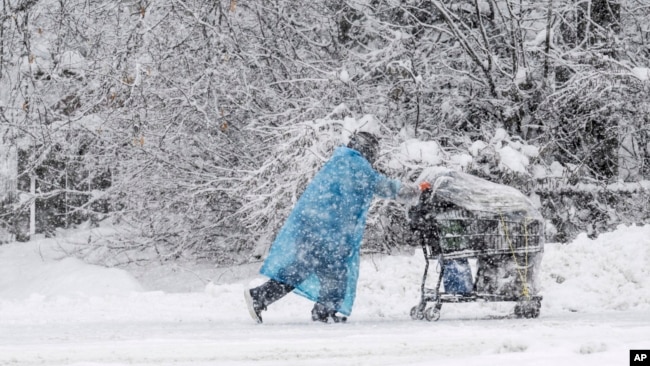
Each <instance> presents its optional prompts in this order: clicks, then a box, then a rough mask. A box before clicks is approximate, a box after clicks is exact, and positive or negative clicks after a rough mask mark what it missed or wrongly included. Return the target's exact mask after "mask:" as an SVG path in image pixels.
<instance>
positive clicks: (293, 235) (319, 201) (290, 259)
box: [260, 147, 401, 315]
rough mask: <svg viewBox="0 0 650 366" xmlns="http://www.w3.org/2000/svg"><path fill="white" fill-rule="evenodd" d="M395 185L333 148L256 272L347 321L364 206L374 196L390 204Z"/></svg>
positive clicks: (358, 159)
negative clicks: (334, 310) (328, 309)
mask: <svg viewBox="0 0 650 366" xmlns="http://www.w3.org/2000/svg"><path fill="white" fill-rule="evenodd" d="M400 185H401V183H400V182H399V181H398V180H393V179H388V178H387V177H385V176H384V175H382V174H380V173H378V172H376V171H375V170H374V169H373V168H372V166H371V165H370V163H369V162H368V161H367V160H366V159H364V158H363V157H362V156H361V154H359V152H357V151H356V150H353V149H349V148H347V147H339V148H337V149H336V150H335V151H334V154H333V156H332V157H331V158H330V160H329V161H328V162H327V163H326V164H325V165H324V166H323V168H322V169H321V170H320V171H319V172H318V173H317V174H316V176H315V177H314V179H313V180H312V182H311V183H310V184H309V185H308V186H307V188H306V189H305V192H304V193H303V194H302V196H301V197H300V199H299V200H298V202H297V203H296V205H295V207H294V208H293V210H292V211H291V214H290V215H289V217H288V218H287V221H286V222H285V223H284V226H283V227H282V229H280V232H279V233H278V235H277V237H276V238H275V241H274V242H273V244H272V245H271V250H270V252H269V255H268V257H267V258H266V261H265V262H264V265H263V266H262V269H261V270H260V272H261V273H262V274H263V275H265V276H268V277H270V278H272V279H275V280H276V281H280V282H283V283H286V284H289V285H291V286H294V287H295V288H296V290H295V291H296V293H298V294H300V295H302V296H304V297H306V298H308V299H310V300H312V301H315V302H319V303H321V304H324V305H326V306H327V307H329V308H331V309H336V310H337V311H338V312H340V313H342V314H345V315H350V312H351V310H352V304H353V303H354V297H355V294H356V287H357V278H358V277H359V248H360V246H361V239H362V238H363V232H364V228H365V224H366V217H367V215H368V208H369V207H370V202H371V201H372V198H373V196H374V195H378V196H380V197H383V198H395V197H396V196H397V193H398V191H399V189H400Z"/></svg>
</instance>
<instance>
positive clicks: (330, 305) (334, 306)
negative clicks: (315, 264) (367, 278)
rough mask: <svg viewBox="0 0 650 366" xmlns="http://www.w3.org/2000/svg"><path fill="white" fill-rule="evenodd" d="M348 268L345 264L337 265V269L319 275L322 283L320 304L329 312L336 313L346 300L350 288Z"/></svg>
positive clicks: (330, 269)
mask: <svg viewBox="0 0 650 366" xmlns="http://www.w3.org/2000/svg"><path fill="white" fill-rule="evenodd" d="M347 273H348V271H347V267H346V266H345V263H341V264H340V265H337V266H336V268H331V267H330V268H327V270H325V271H320V273H318V279H319V281H320V294H319V296H318V302H319V303H320V304H322V305H323V306H324V307H325V308H326V309H327V310H328V311H329V312H336V310H338V308H340V307H341V304H342V303H343V300H344V299H345V293H346V291H347V288H348V276H347Z"/></svg>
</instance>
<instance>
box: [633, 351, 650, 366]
mask: <svg viewBox="0 0 650 366" xmlns="http://www.w3.org/2000/svg"><path fill="white" fill-rule="evenodd" d="M630 365H639V366H642V365H650V350H634V349H633V350H630Z"/></svg>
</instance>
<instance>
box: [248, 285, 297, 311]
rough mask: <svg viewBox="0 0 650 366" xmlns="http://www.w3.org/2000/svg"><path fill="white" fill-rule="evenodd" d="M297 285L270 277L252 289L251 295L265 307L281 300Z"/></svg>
mask: <svg viewBox="0 0 650 366" xmlns="http://www.w3.org/2000/svg"><path fill="white" fill-rule="evenodd" d="M294 288H295V287H293V286H291V285H287V284H285V283H282V282H278V281H276V280H274V279H270V280H268V281H266V282H265V283H263V284H262V285H260V286H258V287H255V288H253V289H251V290H250V291H251V296H252V297H253V298H254V299H255V300H256V301H257V302H258V303H259V304H260V305H261V306H262V307H263V308H266V307H267V306H269V305H271V304H272V303H274V302H276V301H278V300H280V299H281V298H283V297H284V296H286V295H287V294H288V293H289V292H291V291H293V289H294Z"/></svg>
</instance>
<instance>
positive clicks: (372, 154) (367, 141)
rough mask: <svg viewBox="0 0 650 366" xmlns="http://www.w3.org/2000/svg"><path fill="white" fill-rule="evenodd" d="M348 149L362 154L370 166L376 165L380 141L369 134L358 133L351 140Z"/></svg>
mask: <svg viewBox="0 0 650 366" xmlns="http://www.w3.org/2000/svg"><path fill="white" fill-rule="evenodd" d="M348 147H349V148H350V149H354V150H356V151H358V152H359V153H361V156H363V157H364V158H365V159H366V160H368V162H369V163H370V164H374V162H375V160H376V159H377V154H378V153H379V140H378V139H377V137H375V135H373V134H371V133H369V132H364V131H362V132H357V133H355V134H354V135H352V137H351V138H350V142H348Z"/></svg>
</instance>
